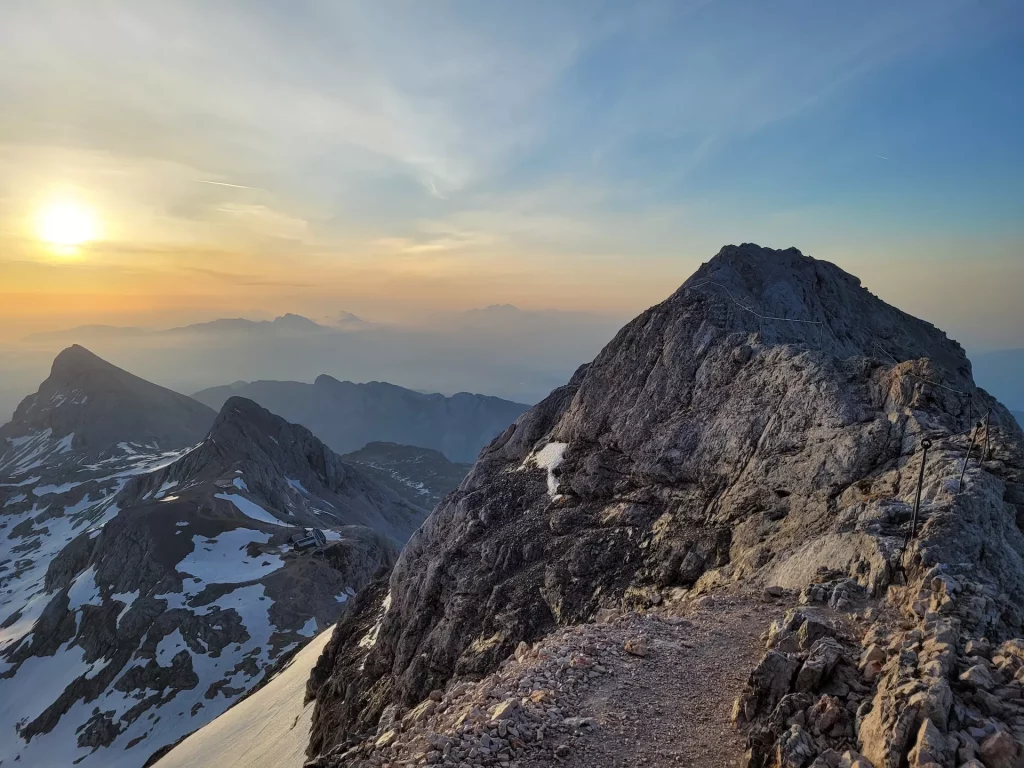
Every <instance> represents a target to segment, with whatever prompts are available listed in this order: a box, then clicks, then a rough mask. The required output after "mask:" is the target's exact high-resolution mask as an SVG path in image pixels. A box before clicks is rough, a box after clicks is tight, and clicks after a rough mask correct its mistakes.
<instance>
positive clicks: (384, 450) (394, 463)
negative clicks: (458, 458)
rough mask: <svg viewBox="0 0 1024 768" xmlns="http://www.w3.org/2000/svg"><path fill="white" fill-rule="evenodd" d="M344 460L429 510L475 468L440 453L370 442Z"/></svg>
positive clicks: (426, 449) (410, 446) (344, 455)
mask: <svg viewBox="0 0 1024 768" xmlns="http://www.w3.org/2000/svg"><path fill="white" fill-rule="evenodd" d="M341 458H342V459H344V460H345V461H347V462H349V463H351V464H356V465H358V466H359V467H361V468H362V469H363V470H364V471H366V472H367V473H368V474H370V475H371V476H373V477H374V478H376V479H377V480H379V481H380V482H381V483H383V484H384V485H387V486H388V487H390V488H391V489H393V490H394V491H395V492H396V493H398V494H399V495H400V496H403V497H404V498H406V499H408V500H409V501H411V502H412V503H413V504H419V505H421V506H424V507H427V508H428V509H433V508H434V507H436V506H437V505H438V503H439V502H440V501H441V499H443V498H444V497H445V496H447V495H448V494H449V493H451V492H452V491H454V490H455V489H456V488H458V487H459V483H461V482H462V480H463V479H464V478H465V477H466V475H468V474H469V470H470V469H472V465H470V464H457V463H455V462H452V461H448V459H446V458H445V457H444V454H443V453H441V452H440V451H432V450H430V449H429V448H417V447H415V446H412V445H398V444H397V443H381V442H377V443H368V444H367V445H365V446H363V447H362V448H360V449H359V450H358V451H352V452H351V453H346V454H343V455H342V457H341Z"/></svg>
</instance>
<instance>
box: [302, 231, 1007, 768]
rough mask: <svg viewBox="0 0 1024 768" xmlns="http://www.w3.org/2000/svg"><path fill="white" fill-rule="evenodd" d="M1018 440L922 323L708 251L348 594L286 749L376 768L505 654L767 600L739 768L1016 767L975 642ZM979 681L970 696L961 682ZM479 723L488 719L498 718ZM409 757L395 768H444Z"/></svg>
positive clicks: (787, 254) (997, 569) (991, 626)
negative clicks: (713, 606) (749, 594)
mask: <svg viewBox="0 0 1024 768" xmlns="http://www.w3.org/2000/svg"><path fill="white" fill-rule="evenodd" d="M986 418H987V423H988V425H989V426H988V429H987V430H984V429H981V428H979V427H977V426H976V424H977V422H978V421H979V420H986ZM924 438H928V439H929V440H931V441H932V442H933V443H934V445H933V447H932V450H931V451H930V452H929V453H928V455H927V462H926V463H925V464H924V482H923V489H922V504H921V510H920V515H919V520H918V525H917V536H916V538H914V539H912V540H910V541H909V542H907V539H908V534H909V532H910V530H911V525H912V524H911V517H912V508H913V504H914V499H915V492H916V490H917V478H918V473H919V472H920V469H921V466H922V449H921V442H922V439H924ZM972 443H973V445H972ZM1022 443H1024V437H1022V435H1021V432H1020V429H1019V427H1018V426H1017V425H1016V424H1015V422H1014V421H1013V419H1012V418H1011V416H1010V415H1009V413H1008V412H1007V411H1006V410H1005V409H1004V408H1003V407H1002V406H1000V405H999V404H998V403H997V402H995V401H994V400H993V399H992V398H991V397H990V396H989V395H987V394H986V393H985V392H984V391H982V390H980V389H978V388H977V387H976V386H975V384H974V382H973V379H972V376H971V366H970V363H969V362H968V360H967V358H966V356H965V354H964V352H963V350H962V348H961V347H960V346H959V345H958V344H956V343H955V342H953V341H951V340H950V339H948V338H947V337H946V336H945V335H944V334H943V333H942V332H941V331H939V330H938V329H936V328H934V327H933V326H931V325H929V324H928V323H925V322H923V321H920V320H917V319H916V318H913V317H910V316H909V315H907V314H905V313H903V312H900V311H899V310H897V309H895V308H893V307H890V306H888V305H886V304H885V303H884V302H882V301H881V300H879V299H878V298H876V297H875V296H873V295H872V294H870V293H869V292H868V291H866V290H865V289H864V288H863V287H862V286H861V285H860V283H859V281H858V280H857V279H856V278H855V277H853V276H851V275H849V274H847V273H845V272H843V271H842V270H840V269H838V268H837V267H835V266H834V265H831V264H828V263H826V262H821V261H817V260H814V259H812V258H809V257H806V256H803V255H802V254H800V253H799V252H798V251H796V250H795V249H789V250H786V251H773V250H770V249H763V248H759V247H757V246H753V245H743V246H738V247H736V246H729V247H726V248H724V249H723V250H722V251H721V252H720V253H719V254H718V255H717V256H716V257H715V258H714V259H712V260H711V261H710V262H709V263H707V264H705V265H703V266H702V267H701V268H700V269H699V270H698V271H697V273H696V274H695V275H694V276H693V277H691V278H690V279H689V280H688V281H687V282H686V283H685V284H684V285H683V286H682V287H681V288H680V289H679V290H678V291H677V292H676V293H675V294H673V295H672V296H671V297H670V298H669V299H667V300H666V301H665V302H663V303H662V304H659V305H657V306H655V307H652V308H651V309H650V310H648V311H647V312H645V313H644V314H642V315H640V316H639V317H638V318H636V319H635V320H634V321H632V322H631V323H630V324H628V325H627V326H626V327H625V328H623V329H622V331H620V332H619V334H618V335H617V336H616V337H615V338H614V339H613V340H612V342H611V343H610V344H609V345H608V346H607V347H606V348H605V349H604V350H603V351H602V352H601V353H600V354H599V355H598V357H597V358H596V359H595V360H594V362H593V363H591V364H590V365H589V366H584V367H583V368H581V369H580V370H579V371H578V372H577V373H576V375H575V376H574V377H573V379H572V381H570V383H569V384H568V385H567V386H565V387H563V388H561V389H559V390H556V391H555V392H554V393H552V395H551V396H550V397H549V398H548V399H547V400H545V401H543V402H542V403H540V404H538V405H537V406H536V407H534V408H533V409H531V410H530V411H529V412H527V413H526V414H524V415H523V416H522V417H520V418H519V419H518V421H517V422H516V423H515V424H514V425H512V426H511V427H509V429H507V430H506V431H505V432H504V433H503V434H502V435H501V436H500V437H499V438H497V439H496V440H495V441H494V442H492V443H491V444H490V445H489V446H488V447H487V448H486V449H485V451H484V452H483V453H482V454H481V456H480V458H479V460H478V461H477V464H476V465H475V466H474V468H473V470H472V471H471V473H470V475H469V476H468V477H467V478H466V480H465V481H464V482H463V484H462V485H461V486H460V488H459V490H458V491H457V492H456V493H455V494H453V495H452V496H450V497H448V499H446V501H445V502H444V503H443V504H442V505H441V506H439V507H438V508H437V509H436V510H435V511H434V513H433V514H432V515H431V517H430V518H429V519H428V520H427V522H426V523H425V524H424V525H423V527H422V528H420V529H419V531H418V532H417V533H416V534H415V535H414V536H413V538H412V540H411V541H410V542H409V544H408V546H407V547H406V549H405V550H404V551H403V553H402V555H401V557H400V559H399V561H398V563H397V565H396V567H395V569H394V571H393V572H392V574H391V575H390V577H389V580H388V581H387V582H381V583H379V584H377V585H375V586H374V587H373V588H372V589H368V590H367V591H366V592H365V593H364V594H363V595H361V596H360V598H359V600H357V602H356V604H355V607H354V609H353V610H352V611H351V612H350V613H349V614H348V615H347V616H346V618H345V619H344V620H343V621H342V622H341V623H340V624H339V626H338V628H337V630H336V631H335V634H334V637H333V639H332V642H331V644H330V645H329V646H328V650H327V652H326V653H325V655H324V657H323V658H322V659H321V661H320V663H319V664H318V666H317V668H316V669H315V670H314V674H313V676H312V677H311V680H310V685H309V693H310V695H311V696H314V697H315V698H316V699H317V705H316V712H315V715H314V723H313V731H312V738H311V744H310V750H309V753H310V755H311V756H317V759H316V760H315V764H316V765H319V766H338V765H346V766H348V765H352V766H360V765H378V764H382V762H381V761H385V762H386V761H387V760H388V759H390V757H388V756H386V755H382V754H380V753H379V751H378V746H379V745H378V744H377V740H378V739H379V738H380V737H381V736H382V735H384V733H386V732H387V731H388V728H389V726H388V725H387V722H390V718H393V717H394V716H395V713H396V712H397V713H398V715H404V714H405V713H413V712H416V711H417V709H418V708H419V707H424V706H427V704H426V703H425V702H427V701H429V700H430V699H435V700H436V698H437V697H438V696H440V697H441V698H442V699H445V697H446V696H449V695H450V692H451V691H452V686H456V685H458V684H459V681H460V680H471V679H476V678H479V677H481V676H485V675H488V674H490V673H492V672H494V670H496V669H498V668H499V666H500V665H501V664H502V663H503V661H504V660H506V659H508V658H509V656H510V655H511V654H512V653H513V651H515V650H516V648H517V646H518V645H519V644H520V643H527V644H530V643H535V642H537V641H538V640H540V639H541V638H543V637H545V636H548V635H550V634H551V633H553V632H556V631H563V630H559V628H560V627H567V626H571V625H574V624H579V623H581V622H587V621H590V620H592V619H593V618H594V617H595V616H597V615H598V614H599V612H600V611H602V610H603V609H610V608H614V609H626V610H630V609H644V608H646V607H650V606H652V605H657V604H660V603H663V602H666V601H667V602H672V603H678V602H682V603H686V602H687V601H690V600H693V599H698V600H699V599H702V598H700V597H699V596H702V595H706V594H708V593H711V592H715V591H716V590H726V589H738V588H746V589H749V588H757V589H760V588H762V587H765V588H767V589H768V590H769V592H770V594H771V595H779V596H780V601H781V602H780V606H779V613H780V615H779V618H778V623H777V625H776V626H775V627H774V628H773V629H772V631H771V632H770V633H766V640H767V642H768V643H769V645H770V649H769V651H768V653H767V654H766V656H765V658H764V659H763V660H762V661H761V662H759V663H758V664H757V665H756V666H755V668H754V669H753V670H751V677H750V681H749V684H748V688H747V690H746V691H745V692H744V693H743V695H742V696H741V697H740V698H739V699H738V702H737V705H736V708H735V711H734V715H735V721H736V724H737V725H738V726H739V727H740V728H741V729H742V730H743V732H744V733H746V734H748V736H749V748H748V753H747V756H746V758H745V759H746V762H747V764H749V765H780V766H781V765H785V766H797V767H798V768H800V767H801V766H806V765H810V764H811V763H812V762H813V763H814V765H815V766H825V765H828V766H835V765H848V766H849V765H860V766H864V765H868V764H874V765H875V766H876V768H881V766H887V767H891V768H898V766H900V765H902V764H904V761H906V760H907V759H908V757H909V759H910V760H911V765H915V766H918V765H920V766H923V765H926V764H929V765H930V764H931V763H935V764H938V765H943V766H945V765H959V764H960V762H964V761H966V760H969V759H973V757H974V755H975V754H977V755H980V756H982V759H985V760H987V761H986V762H985V763H984V765H986V766H988V768H994V766H996V765H1016V764H1017V763H1016V762H1003V763H999V762H994V760H995V758H993V757H992V755H993V754H995V752H996V751H998V750H1002V752H1001V754H1003V757H1004V758H1005V759H1006V760H1018V759H1020V755H1021V752H1020V747H1019V744H1018V742H1021V741H1024V707H1022V706H1021V703H1020V702H1015V701H1013V700H1012V697H1013V696H1015V695H1017V693H1015V692H1016V691H1018V690H1019V687H1014V684H1013V679H1014V678H1013V675H1015V674H1016V670H1017V662H1016V661H1015V659H1016V658H1018V657H1017V656H1015V655H1014V653H1015V652H1014V651H1013V648H1015V647H1016V646H1014V645H1013V643H1012V642H1011V643H1010V645H1005V644H1004V645H1003V646H1000V650H999V652H998V653H995V654H994V655H992V654H993V653H994V652H992V651H986V652H985V653H981V651H980V649H982V648H986V647H994V646H993V645H992V644H991V643H990V644H989V646H984V645H983V644H982V641H981V640H980V638H982V637H986V638H988V639H989V640H993V641H995V640H1003V639H1005V638H1011V637H1014V636H1018V635H1020V634H1021V631H1022V627H1021V614H1020V594H1022V592H1021V587H1022V586H1024V584H1022V583H1021V582H1022V580H1024V535H1022V534H1021V531H1020V529H1019V527H1018V524H1017V519H1018V514H1019V513H1020V512H1024V494H1022V491H1021V486H1020V473H1021V471H1022V467H1024V460H1022V458H1021V449H1022ZM983 452H984V456H983V460H982V461H979V456H980V455H981V454H982V453H983ZM968 454H971V455H972V456H973V458H972V459H971V460H970V461H966V459H967V458H968ZM965 467H966V468H965ZM961 473H963V474H964V479H963V484H962V485H961V483H960V475H961ZM905 542H907V544H906V546H905ZM904 549H905V551H904ZM744 585H745V586H744ZM819 604H820V605H819ZM787 605H789V606H795V605H806V606H808V607H807V608H806V609H801V610H799V611H795V612H791V613H788V614H786V615H785V616H783V615H782V613H783V612H784V610H783V609H784V608H785V607H786V606H787ZM858 611H859V612H860V613H856V612H858ZM829 612H832V613H835V614H836V615H835V616H832V615H831V614H829ZM847 613H849V614H850V615H849V616H846V614H847ZM855 614H856V615H855ZM847 619H849V620H847ZM855 619H856V621H855ZM767 629H768V628H767V627H765V630H767ZM972 643H973V644H972ZM862 644H863V646H864V647H863V648H862V647H861V646H862ZM528 647H529V646H527V648H528ZM861 652H863V653H865V654H866V656H865V658H866V659H867V661H866V662H865V663H863V664H861V659H860V655H861ZM879 654H881V656H880V657H879ZM985 658H988V659H989V661H988V663H987V665H986V663H985V662H984V661H983V660H984V659H985ZM978 664H981V665H982V666H985V669H986V671H987V672H989V674H991V675H993V682H992V683H991V685H989V689H988V690H986V689H985V688H984V687H983V686H975V685H973V684H972V683H971V682H970V681H969V680H961V672H964V673H966V670H967V668H969V667H970V666H971V665H975V666H976V665H978ZM993 669H994V670H995V672H993ZM996 673H998V674H996ZM977 674H978V675H980V674H981V673H980V672H979V673H977ZM1007 681H1009V682H1007ZM1000 686H1002V688H1006V689H1007V690H1006V691H1002V689H1000ZM446 689H447V692H446ZM513 698H514V697H513ZM484 705H486V706H487V707H489V709H487V710H485V711H486V712H489V713H490V714H489V715H488V716H489V717H491V719H492V720H493V721H494V722H493V723H492V724H493V725H497V723H498V721H499V720H500V719H501V717H500V716H499V715H496V714H495V713H496V712H497V710H498V709H500V708H502V707H504V706H505V703H503V702H499V701H493V700H491V701H488V702H484V703H482V704H481V706H484ZM508 706H512V704H508ZM502 711H504V710H502ZM382 717H384V721H385V725H383V726H380V725H379V722H378V721H380V720H381V718H382ZM412 719H413V721H415V720H416V716H413V718H412ZM403 727H404V726H399V727H398V728H397V732H398V733H401V732H402V730H403ZM455 728H456V730H455V731H454V732H453V736H455V737H458V738H462V736H464V735H465V733H464V732H462V735H460V732H459V730H458V729H459V728H461V726H460V725H458V724H455ZM936 733H937V734H938V736H935V734H936ZM500 738H502V739H504V740H505V747H508V745H509V744H511V742H510V741H509V739H508V738H506V736H500ZM987 739H994V740H995V742H996V743H995V744H993V743H989V742H987V741H986V740H987ZM972 740H973V741H972ZM520 742H521V744H522V746H516V745H514V744H513V745H512V750H511V751H509V750H508V749H505V756H504V758H503V757H502V752H501V749H502V744H501V743H500V742H499V743H498V744H497V746H498V749H497V750H496V751H494V752H486V753H482V752H479V751H478V752H477V753H476V755H477V759H476V763H477V764H481V765H491V764H499V763H500V764H505V763H508V762H509V760H519V759H526V758H527V757H528V750H526V749H525V744H523V743H522V740H520ZM940 742H941V744H940ZM954 744H955V745H956V746H954ZM972 744H973V746H972ZM986 745H987V746H986ZM462 746H463V747H465V746H466V744H465V743H464V742H462ZM940 746H941V749H940ZM974 747H977V749H975V748H974ZM960 749H963V751H962V752H958V750H960ZM857 750H859V751H861V752H863V756H862V755H860V754H858V753H857ZM429 751H430V750H429V749H427V750H426V751H420V752H417V751H412V752H409V753H405V752H403V753H402V754H401V756H400V757H401V759H403V760H406V759H411V760H413V762H416V760H417V759H419V758H418V756H419V757H421V758H422V759H423V760H427V761H428V762H431V761H432V762H444V763H445V764H452V765H457V764H459V762H458V760H459V758H458V757H457V755H458V753H456V756H454V757H453V756H452V753H451V751H449V752H447V753H446V752H443V751H441V750H437V749H436V748H435V750H434V751H436V752H437V754H436V755H434V756H432V757H428V756H427V755H428V752H429ZM844 754H845V756H844ZM985 755H988V758H986V757H985ZM391 757H393V755H392V756H391ZM933 758H934V759H933ZM1000 759H1003V758H1000ZM858 760H859V761H861V762H857V761H858ZM844 761H845V762H844ZM869 761H870V763H869ZM956 761H960V762H956ZM467 762H471V761H467ZM665 764H668V763H665Z"/></svg>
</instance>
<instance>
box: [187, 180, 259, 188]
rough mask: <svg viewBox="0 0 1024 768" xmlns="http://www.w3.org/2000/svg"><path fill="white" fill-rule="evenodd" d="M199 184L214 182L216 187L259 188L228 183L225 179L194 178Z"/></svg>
mask: <svg viewBox="0 0 1024 768" xmlns="http://www.w3.org/2000/svg"><path fill="white" fill-rule="evenodd" d="M196 181H198V182H199V183H200V184H214V185H216V186H218V187H233V188H235V189H259V187H247V186H245V185H244V184H228V183H227V182H226V181H211V180H210V179H196Z"/></svg>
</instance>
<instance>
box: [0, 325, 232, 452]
mask: <svg viewBox="0 0 1024 768" xmlns="http://www.w3.org/2000/svg"><path fill="white" fill-rule="evenodd" d="M216 415H217V414H216V412H215V411H214V410H212V409H210V408H209V407H207V406H205V405H203V404H202V403H200V402H198V401H196V400H193V399H192V398H190V397H186V396H185V395H181V394H178V393H177V392H173V391H172V390H169V389H166V388H164V387H161V386H159V385H157V384H153V383H151V382H148V381H146V380H145V379H141V378H139V377H138V376H135V375H134V374H131V373H128V371H125V370H123V369H121V368H118V367H117V366H115V365H111V364H110V363H108V362H107V361H106V360H103V359H102V358H100V357H97V356H96V355H94V354H93V353H92V352H90V351H89V350H87V349H85V348H84V347H81V346H79V345H77V344H75V345H73V346H71V347H69V348H67V349H65V350H64V351H63V352H61V353H60V354H59V355H57V357H56V358H55V359H54V361H53V366H52V368H51V369H50V375H49V376H48V377H47V379H46V380H45V381H44V382H43V383H42V384H40V385H39V390H38V391H37V392H36V393H35V394H33V395H29V396H28V397H26V398H25V399H24V400H22V402H21V404H20V405H19V406H18V408H17V410H16V411H15V412H14V418H13V420H12V421H11V422H10V423H9V424H6V425H4V426H0V470H3V469H4V468H7V467H8V466H9V465H12V462H17V463H19V464H23V463H25V462H26V459H27V458H28V457H29V456H30V455H31V456H34V457H35V458H33V459H32V460H33V461H36V460H40V459H41V457H42V453H41V451H45V450H46V446H47V445H49V446H51V447H52V446H56V445H58V444H60V445H62V446H63V447H62V450H64V451H70V450H74V451H75V452H76V453H86V454H90V455H93V456H98V455H99V454H101V453H103V452H104V451H109V450H110V449H111V448H113V447H114V446H116V445H117V444H118V443H132V444H136V445H140V446H148V447H150V448H158V449H162V450H171V449H175V448H183V447H185V446H187V445H192V444H194V443H196V442H197V441H198V440H199V439H200V438H201V437H202V436H203V435H204V434H206V431H207V430H208V429H209V428H210V425H211V424H212V423H213V421H214V418H215V417H216ZM5 441H6V442H5ZM5 449H6V450H5Z"/></svg>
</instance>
